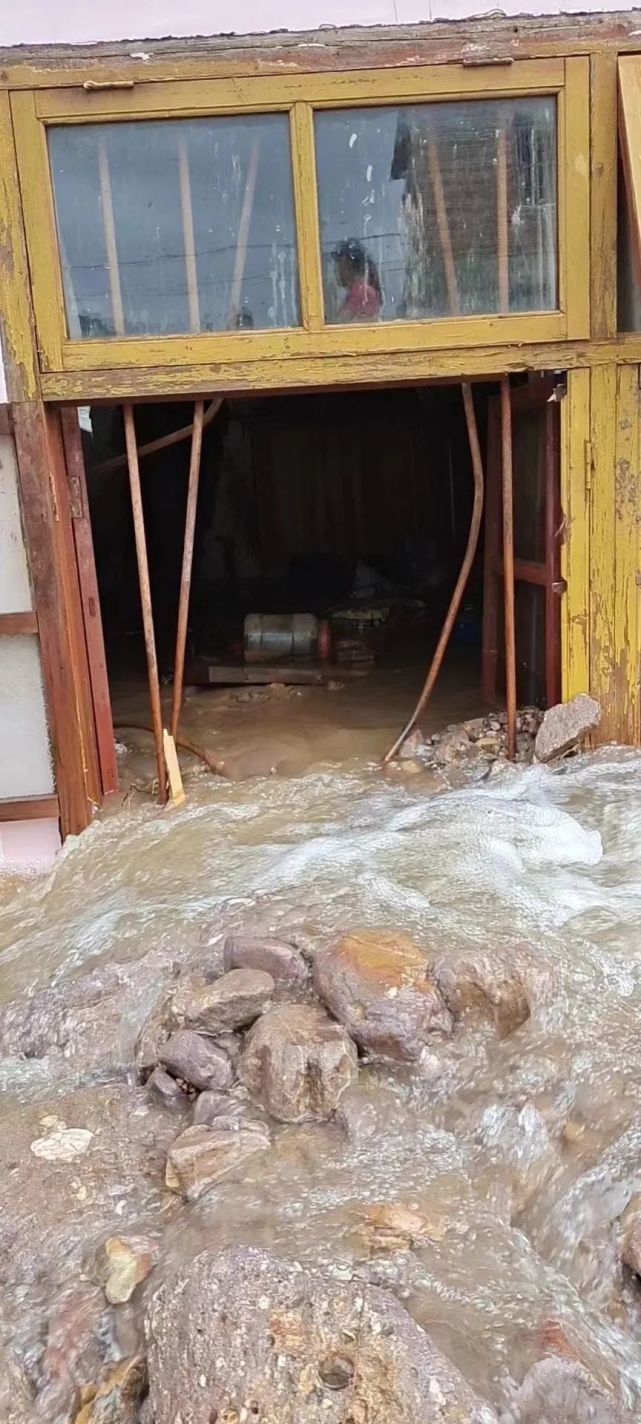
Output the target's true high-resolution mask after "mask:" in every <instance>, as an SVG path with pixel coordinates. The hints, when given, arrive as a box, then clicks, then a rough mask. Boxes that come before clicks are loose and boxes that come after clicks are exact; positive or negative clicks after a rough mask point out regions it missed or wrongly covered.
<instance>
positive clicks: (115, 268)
mask: <svg viewBox="0 0 641 1424" xmlns="http://www.w3.org/2000/svg"><path fill="white" fill-rule="evenodd" d="M49 156H50V162H51V170H52V174H53V186H54V196H55V204H56V216H57V223H58V237H59V244H60V257H61V264H62V270H63V279H64V291H65V303H66V310H67V325H68V330H69V335H70V336H71V337H75V338H77V337H104V336H115V335H118V334H119V333H121V332H124V334H126V335H130V336H146V335H152V334H153V335H159V334H160V335H162V334H172V333H178V332H186V331H225V330H247V329H251V328H253V327H256V328H263V329H264V328H266V327H286V326H296V325H297V324H298V321H299V313H298V273H297V261H296V243H295V228H294V205H293V197H292V181H291V159H290V145H289V122H288V118H287V115H285V114H269V115H260V116H257V117H248V118H242V119H241V118H237V117H234V118H230V119H227V118H208V119H193V120H185V119H181V120H178V121H174V120H158V121H155V122H144V123H143V122H140V123H110V124H86V125H82V126H76V125H73V126H68V127H67V126H65V127H55V128H52V129H50V130H49ZM110 228H111V233H112V240H111V244H110ZM114 243H115V258H116V260H115V261H114V260H112V258H113V251H114Z"/></svg>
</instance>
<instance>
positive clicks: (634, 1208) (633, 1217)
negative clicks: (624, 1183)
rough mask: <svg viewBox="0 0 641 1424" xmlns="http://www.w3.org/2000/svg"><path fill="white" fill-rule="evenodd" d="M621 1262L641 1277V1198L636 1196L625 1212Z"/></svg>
mask: <svg viewBox="0 0 641 1424" xmlns="http://www.w3.org/2000/svg"><path fill="white" fill-rule="evenodd" d="M622 1227H623V1240H622V1244H621V1260H622V1261H623V1263H624V1265H626V1266H629V1268H630V1270H631V1271H634V1273H635V1275H637V1276H641V1196H639V1195H637V1196H634V1197H633V1198H632V1200H631V1202H630V1204H629V1206H628V1208H627V1211H625V1212H624V1215H623V1220H622Z"/></svg>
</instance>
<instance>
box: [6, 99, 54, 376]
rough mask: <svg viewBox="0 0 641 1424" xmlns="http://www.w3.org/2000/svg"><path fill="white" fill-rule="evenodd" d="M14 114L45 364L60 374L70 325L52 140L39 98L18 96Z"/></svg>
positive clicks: (43, 362) (14, 104)
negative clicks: (53, 179) (49, 141)
mask: <svg viewBox="0 0 641 1424" xmlns="http://www.w3.org/2000/svg"><path fill="white" fill-rule="evenodd" d="M11 113H12V118H13V125H14V131H15V138H16V153H17V156H18V171H19V175H20V188H21V192H22V211H23V214H24V223H25V232H26V238H27V249H28V253H29V266H30V269H31V295H32V299H33V306H34V312H35V317H36V328H37V336H38V351H39V354H40V365H41V367H42V368H43V369H44V370H53V371H55V370H59V369H60V367H61V366H62V343H63V340H64V337H65V329H66V320H65V315H64V300H63V294H62V278H61V273H60V264H59V261H58V243H57V237H56V221H55V216H54V209H53V193H52V189H51V182H50V178H49V163H48V159H47V135H46V130H45V129H44V127H43V125H42V124H40V123H39V122H38V120H37V119H36V113H35V98H34V95H33V94H29V93H26V92H25V93H20V94H12V96H11Z"/></svg>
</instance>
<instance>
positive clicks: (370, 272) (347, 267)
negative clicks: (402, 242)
mask: <svg viewBox="0 0 641 1424" xmlns="http://www.w3.org/2000/svg"><path fill="white" fill-rule="evenodd" d="M332 260H333V262H334V266H335V269H336V276H337V279H338V282H339V285H340V286H341V287H344V288H345V297H344V299H343V302H342V304H341V306H340V308H339V313H338V319H339V321H376V320H377V318H378V317H379V316H380V312H381V307H382V305H383V293H382V291H381V284H380V281H379V277H378V272H377V269H376V263H375V262H373V261H372V259H371V257H368V255H367V253H366V251H365V248H364V247H363V244H362V242H357V241H356V238H353V237H351V238H349V239H348V240H347V241H346V242H339V243H338V246H337V247H335V248H334V251H333V252H332Z"/></svg>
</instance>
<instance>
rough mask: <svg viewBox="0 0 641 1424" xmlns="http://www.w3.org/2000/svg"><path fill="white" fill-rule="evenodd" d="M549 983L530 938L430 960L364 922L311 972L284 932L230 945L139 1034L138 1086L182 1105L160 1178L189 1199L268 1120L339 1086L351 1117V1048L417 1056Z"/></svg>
mask: <svg viewBox="0 0 641 1424" xmlns="http://www.w3.org/2000/svg"><path fill="white" fill-rule="evenodd" d="M554 982H555V981H554V974H553V972H552V970H551V968H550V966H549V965H548V964H547V963H546V962H545V961H544V960H543V959H542V958H541V956H540V955H539V954H537V953H535V952H534V951H533V950H532V949H530V948H529V947H528V946H527V945H515V946H511V947H510V948H509V950H505V949H502V948H501V947H500V946H496V947H495V948H494V949H493V951H492V953H491V954H489V953H484V952H482V951H479V950H478V949H465V948H461V949H460V950H459V951H458V952H457V953H454V952H451V953H449V954H446V955H443V954H442V953H435V954H433V955H429V954H428V953H427V952H426V951H425V950H424V949H423V948H422V947H421V946H419V945H418V944H416V943H415V942H414V941H413V940H412V939H411V938H410V937H409V936H408V935H406V934H404V933H402V932H401V931H396V930H388V929H380V930H373V929H362V930H357V931H353V932H352V933H350V934H347V935H344V936H343V937H342V938H341V939H340V940H338V942H337V943H336V944H335V945H332V946H328V947H326V948H324V949H321V950H319V951H318V952H317V953H316V955H315V957H314V961H313V967H310V965H309V964H308V962H307V961H306V959H305V957H304V956H303V954H302V952H301V951H300V950H299V949H298V948H297V947H296V946H295V945H292V944H289V943H287V942H285V941H283V940H279V939H277V938H274V937H269V936H267V937H261V936H251V935H241V936H234V937H232V938H230V939H228V940H227V941H226V944H225V947H224V972H223V973H222V974H221V975H219V976H218V977H213V976H208V975H207V973H206V972H204V971H202V970H199V971H193V972H190V971H188V972H185V973H183V974H182V975H181V976H180V977H179V978H178V979H177V980H176V981H175V982H174V984H173V985H172V986H171V987H170V988H169V989H168V990H167V991H166V993H165V994H164V995H163V997H162V998H161V999H160V1000H159V1002H158V1003H157V1004H156V1005H155V1006H154V1008H153V1009H152V1011H151V1014H150V1015H149V1017H148V1019H147V1021H146V1023H145V1024H144V1025H143V1028H142V1031H141V1033H140V1036H139V1039H138V1044H137V1049H136V1059H137V1066H138V1072H139V1076H140V1078H141V1080H142V1081H143V1082H146V1083H147V1087H148V1091H149V1092H150V1093H151V1094H152V1095H153V1097H154V1098H155V1099H156V1100H160V1101H161V1102H162V1103H163V1104H164V1105H166V1106H168V1107H182V1108H185V1106H186V1105H188V1106H189V1107H190V1112H191V1121H190V1125H189V1126H188V1127H186V1128H183V1130H182V1131H181V1132H180V1133H179V1134H178V1136H177V1137H176V1139H175V1140H174V1141H173V1143H172V1144H171V1146H170V1148H169V1152H168V1156H167V1164H166V1172H165V1184H166V1186H167V1187H168V1188H169V1190H170V1191H172V1192H174V1193H176V1194H177V1195H179V1196H182V1197H183V1198H184V1199H185V1200H188V1201H192V1200H195V1199H196V1198H198V1197H200V1196H201V1195H202V1193H203V1192H205V1191H206V1190H208V1189H209V1188H210V1187H212V1186H214V1185H215V1184H216V1183H217V1182H218V1181H220V1180H221V1179H222V1178H223V1177H224V1176H226V1175H227V1174H228V1172H229V1171H231V1170H233V1169H234V1168H236V1167H237V1166H239V1165H240V1164H241V1163H242V1162H244V1161H245V1160H246V1159H247V1158H249V1157H251V1156H254V1154H256V1153H257V1152H262V1151H265V1150H266V1149H267V1148H268V1147H269V1146H270V1142H271V1132H272V1130H273V1128H272V1127H271V1126H270V1120H271V1123H303V1122H313V1121H316V1122H325V1121H327V1120H329V1119H330V1118H331V1117H333V1116H334V1115H335V1114H336V1113H337V1111H338V1109H339V1107H340V1105H341V1102H342V1100H343V1098H344V1095H345V1094H347V1093H348V1090H350V1092H351V1096H352V1109H351V1110H352V1114H353V1113H354V1112H356V1113H358V1106H355V1105H354V1101H353V1090H354V1088H355V1085H356V1080H357V1077H358V1069H359V1053H360V1054H362V1055H363V1054H364V1055H366V1057H367V1059H368V1060H371V1059H375V1058H382V1059H385V1060H391V1061H396V1062H400V1063H409V1064H411V1063H417V1062H419V1061H420V1060H421V1058H422V1057H423V1056H424V1055H425V1054H426V1053H427V1052H428V1050H429V1049H430V1047H432V1048H433V1047H434V1046H435V1045H437V1044H438V1042H439V1041H443V1040H444V1039H447V1038H449V1037H450V1035H451V1034H452V1032H453V1031H454V1027H455V1024H456V1023H457V1022H458V1021H460V1020H463V1019H464V1018H465V1017H467V1016H468V1015H469V1014H470V1013H473V1014H476V1015H477V1016H478V1014H479V1013H480V1014H481V1015H482V1016H483V1017H485V1018H486V1019H490V1020H491V1021H492V1022H493V1023H494V1025H495V1027H496V1030H497V1032H498V1033H499V1034H501V1035H503V1034H506V1033H510V1032H512V1031H513V1030H514V1029H516V1028H518V1027H520V1025H521V1024H523V1023H524V1022H525V1020H526V1019H527V1018H528V1017H529V1015H530V1012H531V1010H532V1008H533V1006H534V1005H535V1004H538V1003H540V1002H542V1001H544V1000H546V999H548V998H549V997H550V995H551V994H552V992H553V990H554ZM348 1135H349V1129H348Z"/></svg>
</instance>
